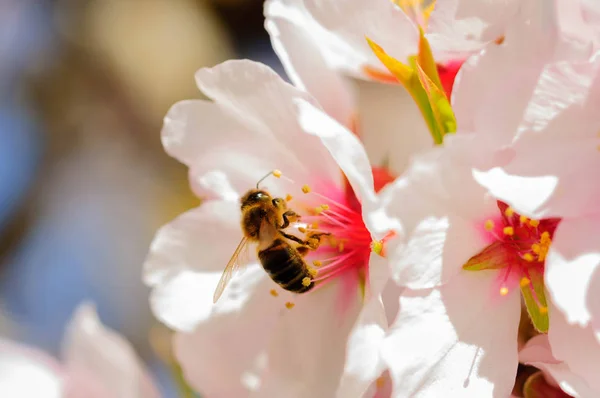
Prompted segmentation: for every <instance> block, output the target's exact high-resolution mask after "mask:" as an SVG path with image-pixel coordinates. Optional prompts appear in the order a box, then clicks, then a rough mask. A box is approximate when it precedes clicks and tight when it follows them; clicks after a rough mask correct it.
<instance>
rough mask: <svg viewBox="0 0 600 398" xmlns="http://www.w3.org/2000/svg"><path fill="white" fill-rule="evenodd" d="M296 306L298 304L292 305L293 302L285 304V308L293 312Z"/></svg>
mask: <svg viewBox="0 0 600 398" xmlns="http://www.w3.org/2000/svg"><path fill="white" fill-rule="evenodd" d="M295 305H296V304H294V303H292V302H291V301H288V302H287V303H285V308H287V309H288V310H291V309H292V308H294V306H295Z"/></svg>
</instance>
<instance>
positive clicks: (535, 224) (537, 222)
mask: <svg viewBox="0 0 600 398" xmlns="http://www.w3.org/2000/svg"><path fill="white" fill-rule="evenodd" d="M529 225H531V226H532V227H533V228H537V226H538V225H540V222H539V221H538V220H529Z"/></svg>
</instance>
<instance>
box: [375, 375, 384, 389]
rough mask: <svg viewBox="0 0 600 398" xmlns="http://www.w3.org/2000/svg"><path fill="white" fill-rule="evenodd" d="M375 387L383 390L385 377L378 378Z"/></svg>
mask: <svg viewBox="0 0 600 398" xmlns="http://www.w3.org/2000/svg"><path fill="white" fill-rule="evenodd" d="M375 385H376V386H377V388H383V386H385V376H380V377H378V378H377V380H375Z"/></svg>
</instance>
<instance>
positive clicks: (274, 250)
mask: <svg viewBox="0 0 600 398" xmlns="http://www.w3.org/2000/svg"><path fill="white" fill-rule="evenodd" d="M258 258H259V259H260V262H261V264H262V266H263V268H264V269H265V271H266V272H267V273H268V274H269V276H270V277H271V279H273V281H275V283H277V284H278V285H279V286H281V287H282V288H284V289H285V290H289V291H290V292H294V293H305V292H308V291H309V290H311V289H312V288H313V287H314V286H315V284H314V282H313V281H312V279H313V278H312V276H311V275H310V273H309V272H308V268H307V267H306V263H305V262H304V260H303V259H302V257H301V256H300V254H299V253H298V252H297V251H296V249H294V248H293V247H292V246H291V245H290V244H289V243H287V242H286V241H284V240H282V239H275V240H273V243H272V244H271V246H269V247H267V248H266V249H265V250H260V251H259V252H258ZM304 278H309V279H310V280H311V281H310V284H309V285H308V286H305V285H304V284H303V283H302V281H303V280H304Z"/></svg>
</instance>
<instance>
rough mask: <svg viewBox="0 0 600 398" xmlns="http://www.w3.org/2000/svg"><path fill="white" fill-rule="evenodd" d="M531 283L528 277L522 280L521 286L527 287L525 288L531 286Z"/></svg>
mask: <svg viewBox="0 0 600 398" xmlns="http://www.w3.org/2000/svg"><path fill="white" fill-rule="evenodd" d="M530 283H531V281H530V280H529V278H527V277H525V276H524V277H522V278H521V282H519V284H520V285H521V287H525V286H529V284H530Z"/></svg>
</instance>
